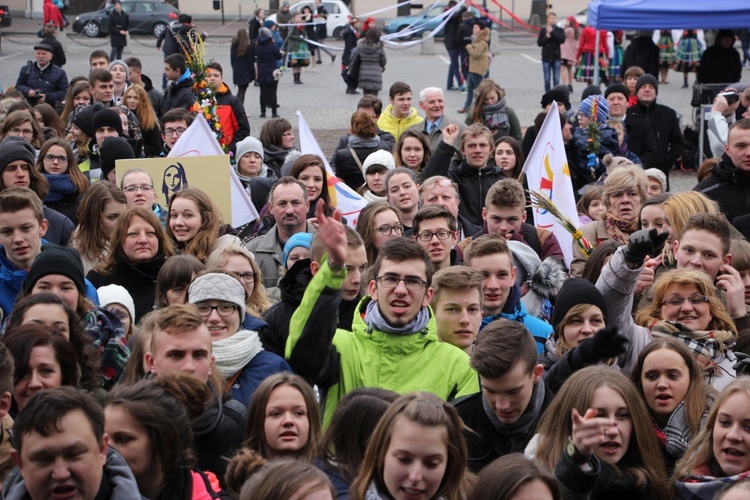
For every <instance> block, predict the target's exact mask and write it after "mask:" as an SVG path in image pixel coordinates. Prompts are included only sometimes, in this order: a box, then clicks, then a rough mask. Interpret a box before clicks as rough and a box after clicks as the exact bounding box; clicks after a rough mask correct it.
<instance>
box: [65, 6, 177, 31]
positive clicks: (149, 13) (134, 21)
mask: <svg viewBox="0 0 750 500" xmlns="http://www.w3.org/2000/svg"><path fill="white" fill-rule="evenodd" d="M113 8H114V7H107V8H105V9H100V10H97V11H96V12H85V13H83V14H81V15H79V16H76V18H75V20H74V21H73V31H74V32H75V33H83V34H85V35H86V36H88V37H91V38H96V37H100V36H107V35H108V34H109V13H110V12H111V11H112V9H113ZM122 10H123V12H125V13H127V14H128V16H130V29H129V30H128V31H129V32H130V33H131V34H134V35H137V34H141V35H143V34H149V33H151V34H153V35H154V36H155V37H158V36H159V35H160V34H161V33H162V32H163V31H164V30H165V29H167V25H169V23H171V22H172V21H175V20H177V16H179V14H180V11H179V10H177V9H176V8H174V7H172V6H171V5H169V4H168V3H165V2H158V1H142V0H123V1H122Z"/></svg>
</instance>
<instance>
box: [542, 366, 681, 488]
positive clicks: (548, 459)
mask: <svg viewBox="0 0 750 500" xmlns="http://www.w3.org/2000/svg"><path fill="white" fill-rule="evenodd" d="M600 387H609V388H610V389H613V390H615V391H616V392H618V393H619V394H620V396H622V399H623V400H625V404H626V405H627V407H628V411H629V413H630V419H631V423H632V428H633V432H632V434H631V436H630V443H629V446H628V451H627V453H626V454H625V456H624V457H623V458H622V460H620V463H618V464H617V465H616V466H613V468H615V469H616V470H617V471H619V472H621V473H623V472H624V473H628V474H632V475H633V476H634V477H635V479H636V482H637V485H638V486H639V487H640V488H647V489H648V490H649V493H650V496H651V497H652V498H668V497H669V493H668V490H667V484H666V481H665V480H664V477H665V476H666V469H665V467H664V460H663V459H662V453H661V450H660V448H659V443H658V442H657V440H656V434H655V433H654V430H653V428H652V425H651V417H650V416H649V414H648V410H647V409H646V404H645V403H644V402H643V399H642V398H641V396H640V395H639V394H638V391H637V390H636V388H635V386H634V385H633V384H632V383H631V382H630V380H628V378H627V377H626V376H625V375H623V374H622V373H621V372H620V371H619V370H616V369H614V368H610V367H608V366H598V365H597V366H588V367H586V368H583V369H581V370H578V371H577V372H575V373H574V374H573V375H572V376H571V377H570V378H569V379H568V380H567V381H565V383H564V384H563V386H562V388H561V389H560V391H559V392H558V393H557V395H556V396H555V399H553V400H552V404H550V406H549V407H548V408H547V410H546V411H545V412H544V415H543V416H542V420H541V421H540V422H539V429H538V433H539V444H538V446H537V451H536V457H535V458H536V459H537V460H538V461H539V462H541V463H542V464H543V465H545V466H547V468H549V469H550V470H555V467H556V466H557V463H558V461H559V460H560V457H561V456H562V455H563V452H564V451H565V446H566V445H567V443H568V438H569V436H570V432H571V429H572V428H573V420H572V417H571V412H572V410H573V408H575V409H576V410H578V413H579V414H581V415H583V414H584V413H585V412H586V410H588V409H589V408H590V407H591V402H592V401H593V399H594V392H595V391H596V390H597V389H599V388H600ZM599 458H600V460H602V462H604V459H603V458H602V457H599Z"/></svg>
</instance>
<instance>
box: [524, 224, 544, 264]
mask: <svg viewBox="0 0 750 500" xmlns="http://www.w3.org/2000/svg"><path fill="white" fill-rule="evenodd" d="M521 234H522V235H523V240H524V241H525V242H526V244H527V245H529V246H530V247H531V248H533V249H534V251H535V252H536V254H537V255H538V256H539V258H540V259H541V258H542V244H541V242H540V241H539V235H538V234H537V232H536V227H535V226H532V225H531V224H526V223H525V222H524V223H523V224H522V225H521Z"/></svg>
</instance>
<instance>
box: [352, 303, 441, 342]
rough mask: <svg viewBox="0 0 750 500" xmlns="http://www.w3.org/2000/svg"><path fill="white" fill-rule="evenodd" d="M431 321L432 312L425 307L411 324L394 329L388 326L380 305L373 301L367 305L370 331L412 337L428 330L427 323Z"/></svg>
mask: <svg viewBox="0 0 750 500" xmlns="http://www.w3.org/2000/svg"><path fill="white" fill-rule="evenodd" d="M429 321H430V310H429V308H427V307H423V308H421V309H420V310H419V313H417V316H416V317H415V318H414V319H413V320H411V321H410V322H409V324H407V325H404V326H400V327H394V326H391V325H389V324H388V322H387V321H386V320H385V318H384V317H383V315H382V313H381V312H380V307H378V303H377V302H376V301H374V300H371V301H370V302H369V303H368V304H367V311H365V324H366V325H367V326H368V328H369V329H370V330H378V331H381V332H385V333H393V334H397V335H411V334H412V333H418V332H421V331H422V330H425V329H427V323H428V322H429Z"/></svg>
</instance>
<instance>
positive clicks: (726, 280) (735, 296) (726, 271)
mask: <svg viewBox="0 0 750 500" xmlns="http://www.w3.org/2000/svg"><path fill="white" fill-rule="evenodd" d="M719 269H721V274H719V275H718V276H717V277H716V286H718V287H719V288H721V289H723V290H724V291H725V292H727V309H728V310H729V315H730V316H731V317H732V318H733V319H737V318H741V317H743V316H746V315H747V308H746V307H745V284H744V283H743V282H742V276H740V273H739V271H737V269H735V268H733V267H732V266H730V265H729V264H723V265H722V266H721V267H720V268H719Z"/></svg>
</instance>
